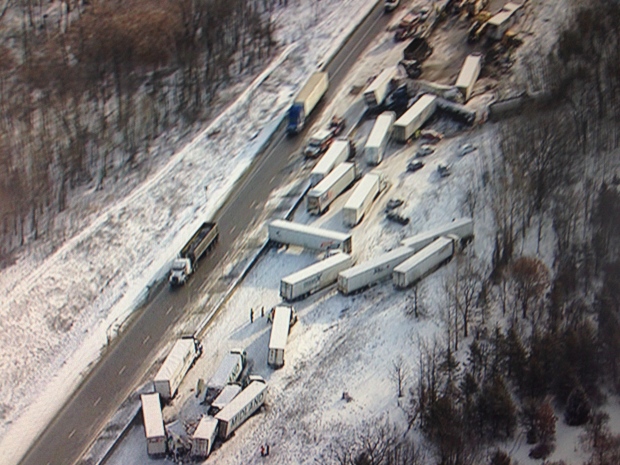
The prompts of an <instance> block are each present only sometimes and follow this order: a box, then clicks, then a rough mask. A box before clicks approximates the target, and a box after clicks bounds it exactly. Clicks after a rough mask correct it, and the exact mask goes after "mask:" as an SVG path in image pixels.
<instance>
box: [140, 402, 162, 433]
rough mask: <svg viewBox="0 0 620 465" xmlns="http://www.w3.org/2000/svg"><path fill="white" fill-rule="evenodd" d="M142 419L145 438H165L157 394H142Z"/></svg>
mask: <svg viewBox="0 0 620 465" xmlns="http://www.w3.org/2000/svg"><path fill="white" fill-rule="evenodd" d="M140 400H141V401H142V417H143V418H144V432H145V434H146V437H147V438H156V437H161V436H165V432H164V420H163V417H162V413H161V404H160V402H159V394H158V393H156V392H154V393H152V394H142V395H141V396H140Z"/></svg>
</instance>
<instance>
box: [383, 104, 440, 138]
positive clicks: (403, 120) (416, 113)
mask: <svg viewBox="0 0 620 465" xmlns="http://www.w3.org/2000/svg"><path fill="white" fill-rule="evenodd" d="M436 108H437V97H435V96H434V95H430V94H424V95H422V96H421V97H420V98H419V99H418V101H417V102H415V103H414V104H413V105H412V106H411V108H409V109H408V110H407V111H406V112H405V114H404V115H403V116H401V117H400V118H398V119H397V120H396V122H395V123H394V127H393V130H392V131H393V132H392V133H393V135H394V138H395V139H396V140H398V141H400V142H407V140H408V139H409V138H410V137H411V136H413V134H414V133H415V132H416V131H417V130H418V129H420V127H421V126H422V125H423V124H424V123H426V121H427V120H428V119H429V118H430V117H431V116H432V115H433V113H434V112H435V109H436Z"/></svg>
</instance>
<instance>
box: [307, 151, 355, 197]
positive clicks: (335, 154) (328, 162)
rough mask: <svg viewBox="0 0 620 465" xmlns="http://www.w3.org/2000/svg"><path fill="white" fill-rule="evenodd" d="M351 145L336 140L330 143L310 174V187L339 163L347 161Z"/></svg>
mask: <svg viewBox="0 0 620 465" xmlns="http://www.w3.org/2000/svg"><path fill="white" fill-rule="evenodd" d="M350 146H351V144H350V143H349V141H348V140H346V139H338V140H335V141H334V142H332V144H331V145H330V146H329V148H328V149H327V152H325V154H324V155H323V156H322V157H321V159H320V160H319V161H318V163H317V164H316V165H315V166H314V168H313V169H312V171H311V172H310V185H311V186H313V187H314V186H316V185H317V184H318V183H320V182H321V181H322V180H323V179H324V178H325V177H326V176H327V175H328V174H329V173H331V172H332V170H333V169H334V168H335V167H336V166H338V165H339V164H340V163H343V162H345V161H347V159H348V158H349V155H350V150H351V147H350Z"/></svg>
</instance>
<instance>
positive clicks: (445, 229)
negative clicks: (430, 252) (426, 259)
mask: <svg viewBox="0 0 620 465" xmlns="http://www.w3.org/2000/svg"><path fill="white" fill-rule="evenodd" d="M450 235H453V236H457V237H458V238H459V239H460V240H461V241H467V240H468V239H471V238H472V237H474V220H473V219H471V218H459V219H456V220H454V221H451V222H450V223H444V224H442V225H439V226H437V227H436V228H433V229H431V230H429V231H425V232H422V233H420V234H416V235H415V236H411V237H408V238H406V239H403V240H402V241H400V244H401V245H403V246H406V247H409V248H411V249H413V250H414V251H415V252H417V251H418V250H421V249H423V248H424V247H426V246H427V245H429V244H430V243H431V242H433V241H434V240H435V239H438V238H439V237H441V236H450Z"/></svg>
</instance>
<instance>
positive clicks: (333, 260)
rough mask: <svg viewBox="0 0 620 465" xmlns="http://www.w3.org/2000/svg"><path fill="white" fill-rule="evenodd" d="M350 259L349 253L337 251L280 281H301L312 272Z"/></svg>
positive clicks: (288, 282)
mask: <svg viewBox="0 0 620 465" xmlns="http://www.w3.org/2000/svg"><path fill="white" fill-rule="evenodd" d="M350 259H351V256H350V255H348V254H346V253H342V252H338V253H336V254H334V255H332V256H331V257H329V258H326V259H325V260H321V261H320V262H317V263H314V264H312V265H310V266H308V267H306V268H304V269H303V270H299V271H297V272H295V273H293V274H290V275H288V276H285V277H284V278H282V281H284V282H285V283H287V284H291V285H294V284H296V283H299V282H301V281H303V280H304V279H306V278H307V277H309V276H313V275H314V274H316V273H318V272H321V271H323V270H324V269H326V268H330V267H332V266H334V265H336V264H338V263H342V262H346V261H347V260H350Z"/></svg>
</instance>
